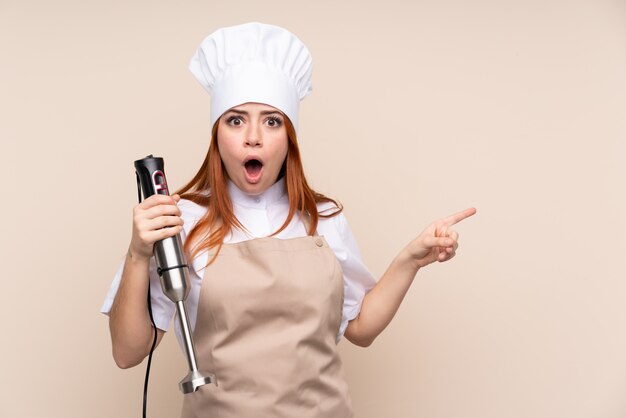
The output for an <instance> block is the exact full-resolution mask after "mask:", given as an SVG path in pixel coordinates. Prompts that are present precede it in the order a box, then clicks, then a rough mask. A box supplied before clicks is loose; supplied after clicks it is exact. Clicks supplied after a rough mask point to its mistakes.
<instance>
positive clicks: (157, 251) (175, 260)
mask: <svg viewBox="0 0 626 418" xmlns="http://www.w3.org/2000/svg"><path fill="white" fill-rule="evenodd" d="M135 170H136V174H137V182H138V186H141V191H143V196H144V198H148V197H150V196H152V195H154V194H162V195H168V196H169V190H168V187H167V180H166V178H165V172H164V167H163V159H162V158H158V157H153V156H152V155H149V156H147V157H146V158H143V159H141V160H137V161H135ZM140 200H141V199H140ZM182 247H183V245H182V241H181V238H180V233H178V234H176V235H174V236H170V237H167V238H165V239H162V240H160V241H157V242H155V243H154V250H153V251H154V256H155V259H156V264H157V271H158V273H159V277H160V278H161V287H162V288H163V293H164V294H165V295H166V296H167V297H168V298H169V299H170V300H171V301H172V302H174V304H175V305H176V310H177V312H178V319H179V325H180V329H181V331H182V334H183V341H184V348H185V353H186V356H187V363H188V365H189V370H190V371H189V373H188V374H187V376H185V377H184V378H183V380H181V381H180V383H179V388H180V390H181V391H182V392H183V393H184V394H188V393H192V392H195V391H196V390H197V389H198V388H199V387H200V386H203V385H205V384H207V383H215V376H214V375H213V374H210V373H201V372H200V371H199V370H198V364H197V361H196V352H195V349H194V345H193V340H192V335H191V327H190V325H189V318H188V316H187V311H186V309H185V299H186V298H187V295H188V294H189V268H188V266H187V262H186V260H185V257H184V254H183V252H182ZM153 348H154V344H153ZM150 354H152V349H151V351H150ZM148 367H149V366H148ZM146 382H147V379H146Z"/></svg>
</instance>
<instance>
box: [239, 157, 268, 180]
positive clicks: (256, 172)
mask: <svg viewBox="0 0 626 418" xmlns="http://www.w3.org/2000/svg"><path fill="white" fill-rule="evenodd" d="M244 168H245V171H246V178H247V180H248V181H249V182H250V183H256V182H258V181H259V179H260V178H261V172H262V171H263V163H262V162H261V160H257V159H256V158H251V159H249V160H248V161H246V162H245V163H244Z"/></svg>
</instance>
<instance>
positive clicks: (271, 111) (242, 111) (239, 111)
mask: <svg viewBox="0 0 626 418" xmlns="http://www.w3.org/2000/svg"><path fill="white" fill-rule="evenodd" d="M228 112H233V113H238V114H240V115H246V116H248V114H249V113H248V112H246V111H245V110H236V109H230V110H229V111H228ZM272 113H275V114H277V115H280V112H279V111H277V110H262V111H261V115H270V114H272Z"/></svg>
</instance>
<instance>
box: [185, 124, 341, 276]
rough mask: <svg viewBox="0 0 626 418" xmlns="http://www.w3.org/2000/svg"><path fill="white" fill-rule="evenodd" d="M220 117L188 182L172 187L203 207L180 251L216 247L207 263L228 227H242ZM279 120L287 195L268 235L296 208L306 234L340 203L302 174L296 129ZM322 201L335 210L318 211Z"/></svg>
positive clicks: (339, 209)
mask: <svg viewBox="0 0 626 418" xmlns="http://www.w3.org/2000/svg"><path fill="white" fill-rule="evenodd" d="M283 116H284V115H283ZM220 120H221V119H218V121H217V123H215V125H214V126H213V130H212V132H211V144H210V146H209V151H208V152H207V156H206V158H205V159H204V162H203V163H202V166H200V169H199V170H198V172H197V173H196V175H195V176H194V177H193V179H191V181H190V182H189V183H187V184H186V185H184V186H183V187H181V188H180V189H179V190H177V191H176V194H179V195H180V197H181V198H182V199H188V200H191V201H192V202H195V203H197V204H198V205H200V206H204V207H205V208H207V211H206V213H205V214H204V216H202V218H201V219H200V220H199V221H198V222H197V223H196V224H195V225H194V227H193V228H192V230H191V231H190V233H189V235H187V239H186V241H185V244H184V252H185V254H191V255H190V259H193V258H194V257H195V256H196V255H197V254H198V253H199V252H201V251H203V250H205V249H206V250H209V249H211V248H214V247H217V251H216V252H215V254H214V255H213V258H211V260H209V262H208V264H207V265H209V264H211V263H212V262H213V261H214V260H215V258H216V257H217V254H218V253H219V251H220V249H221V247H222V244H223V243H224V238H225V237H226V235H227V234H228V233H229V232H230V231H231V229H232V228H239V229H242V230H243V229H245V228H244V226H243V225H242V224H241V223H240V222H239V220H238V219H237V218H236V217H235V214H234V212H233V204H232V201H231V199H230V195H229V193H228V187H227V184H228V175H227V174H226V167H225V166H224V163H223V162H222V157H221V156H220V153H219V148H218V146H217V136H218V131H219V124H220ZM283 120H284V121H285V128H286V130H287V138H288V148H287V157H286V158H285V162H284V163H283V167H282V169H281V171H280V174H279V178H280V176H283V175H284V176H285V184H286V187H287V196H288V197H289V213H288V215H287V219H286V220H285V223H283V225H282V226H281V227H280V228H279V229H278V230H277V231H276V232H274V233H273V234H272V235H270V236H274V235H276V234H278V233H279V232H280V231H282V230H283V229H285V228H286V227H287V225H289V223H290V222H291V220H292V219H293V217H294V215H295V214H296V211H299V213H300V214H303V213H307V214H309V219H310V222H309V229H308V231H307V233H308V235H313V234H314V232H315V230H316V229H317V223H318V220H319V218H320V217H321V218H331V217H333V216H336V215H338V214H339V213H340V212H341V211H342V210H343V206H342V205H341V204H340V203H338V202H337V201H335V200H334V199H331V198H329V197H326V196H324V195H323V194H320V193H317V192H316V191H315V190H313V189H311V187H309V185H308V183H307V181H306V177H305V176H304V169H303V167H302V160H301V158H300V149H299V148H298V141H297V136H296V131H295V129H294V127H293V124H292V123H291V121H290V120H289V118H288V117H286V116H284V118H283ZM209 191H210V193H209ZM322 202H331V203H333V204H334V205H335V207H336V210H335V211H334V212H332V213H329V214H321V213H318V211H317V204H318V203H322ZM195 241H197V244H195V245H194V246H193V248H192V247H191V245H192V243H193V242H195Z"/></svg>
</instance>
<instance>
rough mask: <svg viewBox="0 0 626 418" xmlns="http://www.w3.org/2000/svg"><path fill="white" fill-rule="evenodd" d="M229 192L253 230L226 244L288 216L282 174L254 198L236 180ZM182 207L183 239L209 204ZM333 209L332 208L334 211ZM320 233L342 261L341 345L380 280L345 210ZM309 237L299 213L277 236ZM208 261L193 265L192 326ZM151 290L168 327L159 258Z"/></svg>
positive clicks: (159, 322)
mask: <svg viewBox="0 0 626 418" xmlns="http://www.w3.org/2000/svg"><path fill="white" fill-rule="evenodd" d="M228 191H229V193H230V197H231V200H232V202H233V210H234V214H235V216H236V217H237V219H238V220H239V221H240V222H241V223H242V224H243V226H244V227H245V228H246V229H247V230H248V231H247V232H245V231H241V230H239V229H236V228H233V230H232V231H231V232H230V233H229V234H228V235H227V236H226V237H225V238H224V243H225V244H234V243H237V242H241V241H246V240H249V239H253V238H261V237H267V236H269V235H271V234H272V233H273V232H275V231H276V230H278V228H280V226H281V225H282V224H283V223H284V222H285V220H286V219H287V214H288V212H289V199H288V196H287V192H286V188H285V179H284V177H283V178H281V179H280V180H279V181H277V182H276V183H274V184H273V185H272V186H271V187H270V188H269V189H268V190H266V191H265V192H263V193H262V194H260V195H256V196H251V195H248V194H246V193H244V192H243V191H241V190H240V189H238V188H237V186H235V184H234V183H233V182H231V181H229V182H228ZM178 207H179V209H180V211H181V218H182V219H183V221H184V225H183V232H184V234H183V237H185V236H187V235H189V232H190V231H191V228H192V227H193V226H194V225H195V223H196V222H197V221H199V220H200V218H201V217H202V216H203V215H204V214H205V213H206V208H204V207H202V206H200V205H198V204H196V203H194V202H191V201H189V200H186V199H181V200H180V201H179V202H178ZM331 208H334V205H332V204H331V203H323V204H319V205H318V211H319V212H322V213H324V211H325V210H329V209H331ZM330 212H332V210H330ZM317 233H318V234H319V235H321V236H324V238H325V239H326V242H328V245H329V246H330V248H331V249H332V250H333V251H334V253H335V256H336V257H337V259H338V260H339V264H340V265H341V268H342V271H343V281H344V302H343V314H342V320H341V326H340V328H339V332H338V334H337V337H336V342H337V343H339V341H340V339H341V337H342V336H343V334H344V332H345V330H346V327H347V326H348V322H349V321H350V320H352V319H354V318H356V316H357V315H358V314H359V311H360V309H361V303H362V301H363V297H364V296H365V294H366V293H367V292H368V291H369V290H370V289H371V288H372V287H374V285H375V284H376V280H375V279H374V277H373V276H372V274H371V273H370V272H369V270H368V269H367V267H366V266H365V264H363V261H362V260H361V255H360V253H359V249H358V247H357V244H356V241H355V239H354V236H353V235H352V231H351V230H350V227H349V225H348V222H347V221H346V218H345V216H344V214H343V212H342V213H340V214H339V215H337V216H333V217H332V218H319V222H318V225H317ZM306 235H307V231H306V229H305V225H304V223H303V222H302V220H301V219H300V217H299V216H298V214H297V213H296V214H295V215H294V217H293V219H292V221H291V222H290V224H289V225H288V226H287V228H285V229H284V230H282V231H281V232H280V233H279V234H277V235H275V236H274V237H275V238H279V239H288V238H297V237H303V236H306ZM124 261H125V257H124V258H123V259H122V262H121V263H120V265H119V268H118V269H117V273H116V274H115V277H114V278H113V282H112V283H111V287H110V288H109V292H108V294H107V296H106V298H105V300H104V304H103V305H102V308H101V309H100V311H101V312H102V313H104V314H107V315H108V314H109V312H110V310H111V305H112V304H113V300H114V298H115V295H116V294H117V289H118V287H119V284H120V280H121V278H122V271H123V269H124ZM207 262H208V255H207V253H206V251H203V252H201V253H200V254H198V255H197V256H196V257H195V258H194V259H193V260H192V261H191V263H189V260H188V264H190V265H189V279H190V280H189V281H190V290H189V295H188V296H187V299H186V301H185V306H186V308H187V313H188V316H189V322H190V325H191V329H192V330H193V329H194V328H195V323H196V316H197V310H198V298H199V296H200V286H201V284H202V278H203V275H204V266H205V265H206V264H207ZM149 276H150V293H151V297H152V313H153V317H154V322H155V324H156V326H157V327H158V328H159V329H162V330H164V331H167V330H168V328H169V324H170V322H171V320H172V319H173V317H174V314H175V313H176V306H175V305H174V304H173V303H172V302H171V301H170V300H169V299H168V298H167V296H165V295H164V294H163V291H162V290H161V283H160V281H159V276H158V274H157V271H156V261H155V259H154V257H152V258H151V259H150V269H149ZM175 324H176V325H175V328H176V337H177V338H178V342H179V344H180V345H181V347H183V345H182V333H181V331H180V327H179V325H178V321H176V322H175Z"/></svg>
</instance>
